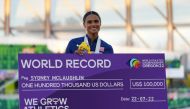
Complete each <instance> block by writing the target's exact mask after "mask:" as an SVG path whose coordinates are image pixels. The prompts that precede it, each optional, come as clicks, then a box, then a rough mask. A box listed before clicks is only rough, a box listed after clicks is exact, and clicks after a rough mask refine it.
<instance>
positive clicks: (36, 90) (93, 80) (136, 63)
mask: <svg viewBox="0 0 190 109" xmlns="http://www.w3.org/2000/svg"><path fill="white" fill-rule="evenodd" d="M165 80H166V74H165V64H164V54H114V55H112V54H108V55H103V54H100V55H94V54H93V55H84V56H78V55H73V54H19V96H20V109H168V104H167V91H166V90H167V89H166V83H165Z"/></svg>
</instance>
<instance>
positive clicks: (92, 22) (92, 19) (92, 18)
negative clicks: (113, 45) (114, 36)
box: [84, 14, 101, 34]
mask: <svg viewBox="0 0 190 109" xmlns="http://www.w3.org/2000/svg"><path fill="white" fill-rule="evenodd" d="M100 26H101V23H100V19H99V18H98V16H96V15H93V14H92V15H89V16H87V17H86V20H85V22H84V28H85V29H86V31H87V33H88V34H98V32H99V30H100Z"/></svg>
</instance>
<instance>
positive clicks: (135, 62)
mask: <svg viewBox="0 0 190 109" xmlns="http://www.w3.org/2000/svg"><path fill="white" fill-rule="evenodd" d="M129 64H130V67H131V68H139V67H140V65H141V62H140V61H139V60H138V59H136V58H132V59H130V60H129Z"/></svg>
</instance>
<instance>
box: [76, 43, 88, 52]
mask: <svg viewBox="0 0 190 109" xmlns="http://www.w3.org/2000/svg"><path fill="white" fill-rule="evenodd" d="M78 51H81V52H82V54H91V51H90V46H89V45H88V44H87V43H86V42H82V43H81V44H80V45H79V46H78Z"/></svg>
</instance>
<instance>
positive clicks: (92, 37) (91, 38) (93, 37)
mask: <svg viewBox="0 0 190 109" xmlns="http://www.w3.org/2000/svg"><path fill="white" fill-rule="evenodd" d="M87 35H88V37H89V38H90V40H91V42H93V41H94V40H95V39H96V38H97V37H98V34H87Z"/></svg>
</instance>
